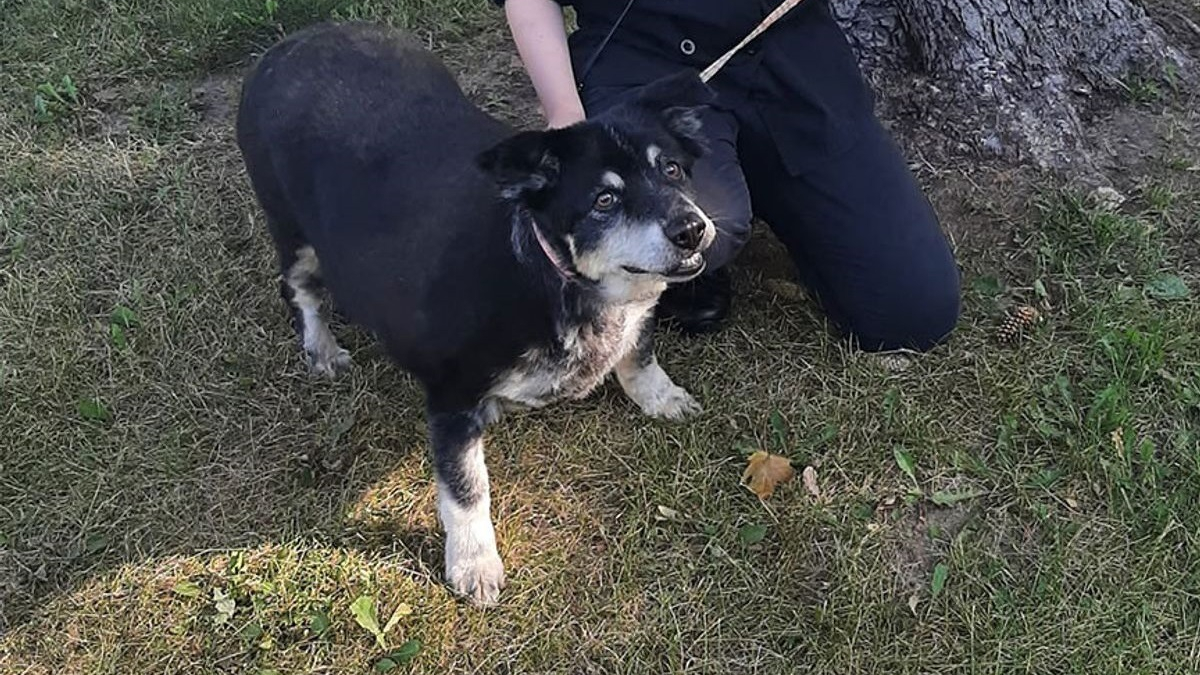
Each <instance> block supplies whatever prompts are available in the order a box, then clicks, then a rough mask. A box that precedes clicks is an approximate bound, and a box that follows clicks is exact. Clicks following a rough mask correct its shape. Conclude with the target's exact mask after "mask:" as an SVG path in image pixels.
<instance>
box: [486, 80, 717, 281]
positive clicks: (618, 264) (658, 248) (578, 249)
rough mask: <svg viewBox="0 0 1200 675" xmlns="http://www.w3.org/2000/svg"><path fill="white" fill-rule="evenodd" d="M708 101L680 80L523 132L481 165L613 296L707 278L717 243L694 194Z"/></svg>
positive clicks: (561, 258) (554, 244)
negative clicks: (708, 256) (709, 254)
mask: <svg viewBox="0 0 1200 675" xmlns="http://www.w3.org/2000/svg"><path fill="white" fill-rule="evenodd" d="M710 93H711V92H709V91H708V90H707V88H706V87H704V85H703V84H702V83H700V82H699V80H698V79H694V78H692V79H689V78H688V77H686V76H682V77H679V78H675V79H674V80H670V81H666V82H665V83H663V84H660V85H658V86H656V87H655V88H652V89H649V90H647V91H646V92H644V93H642V95H641V96H639V97H638V98H635V99H633V100H632V101H630V102H628V103H625V104H622V105H619V106H616V107H614V108H613V109H610V110H609V111H608V112H606V113H604V114H603V115H602V116H601V117H599V118H597V119H594V120H588V121H586V122H583V123H580V124H577V125H574V126H572V127H568V128H565V129H556V130H550V131H529V132H523V133H520V134H517V135H515V136H513V137H511V138H509V139H507V140H506V141H504V142H503V143H500V144H499V145H498V146H497V147H495V148H492V149H491V150H489V151H488V152H487V153H484V154H483V155H482V156H481V158H480V166H481V167H482V168H483V169H484V170H485V171H487V172H489V173H490V174H491V175H492V176H493V178H494V179H495V180H496V182H497V184H498V188H499V193H500V195H501V196H502V197H503V198H505V199H506V200H509V201H511V202H514V203H515V204H516V206H517V209H516V213H517V214H518V216H519V217H523V218H524V221H523V222H524V223H525V224H527V225H528V226H529V227H531V228H533V229H534V230H535V234H536V235H537V237H540V241H539V242H538V244H535V245H534V247H533V248H534V249H536V248H537V246H538V245H540V246H542V247H545V248H549V249H550V251H549V252H548V256H549V257H550V258H551V260H552V261H553V262H555V264H556V265H558V266H560V267H566V268H568V269H567V270H566V271H568V272H569V273H572V274H576V275H578V276H579V277H582V278H584V279H587V280H590V281H592V282H595V283H597V284H598V285H600V286H602V287H606V288H628V287H645V288H656V289H657V290H658V291H661V290H662V287H663V286H664V285H665V284H666V283H668V282H676V281H685V280H687V279H690V278H693V277H695V276H696V275H698V274H699V273H700V272H702V271H703V269H704V265H705V263H704V258H703V252H704V251H705V250H706V249H707V248H708V247H709V246H710V245H711V244H712V241H713V240H714V239H715V237H716V228H715V226H714V225H713V222H712V219H711V218H710V217H709V216H708V215H707V214H705V213H704V211H703V210H702V209H701V208H700V207H699V206H698V205H697V204H696V199H695V195H694V193H693V191H692V186H691V170H692V167H693V165H694V163H695V161H696V160H697V159H698V158H699V157H700V156H701V155H702V154H703V151H704V144H703V137H702V136H701V129H700V118H699V115H698V113H697V111H698V109H699V107H700V106H702V105H703V104H704V103H705V102H706V101H707V100H708V99H707V97H708V95H709V94H710ZM684 230H687V232H686V233H685V232H684ZM514 241H515V242H516V243H517V244H518V246H519V247H520V248H519V250H518V253H519V254H526V255H527V254H529V253H530V251H528V250H521V249H522V248H524V247H521V245H520V242H521V239H520V237H516V238H515V239H514ZM534 252H536V250H535V251H534Z"/></svg>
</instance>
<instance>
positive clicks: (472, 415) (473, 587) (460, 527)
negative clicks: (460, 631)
mask: <svg viewBox="0 0 1200 675" xmlns="http://www.w3.org/2000/svg"><path fill="white" fill-rule="evenodd" d="M492 416H493V415H492V414H491V412H490V409H489V408H488V407H487V405H486V404H484V405H481V406H478V407H476V408H474V409H471V410H467V411H462V412H453V413H439V412H433V411H432V409H431V410H430V413H429V436H430V442H431V444H432V454H433V466H434V472H435V475H436V478H437V490H438V515H439V517H440V519H441V521H442V528H443V529H444V531H445V533H446V568H445V573H446V581H447V583H449V585H450V587H451V588H452V589H453V590H454V591H455V592H456V593H458V594H459V595H462V596H465V597H467V598H468V599H469V600H471V602H473V603H474V604H475V605H478V606H487V605H492V604H495V603H496V601H497V600H498V599H499V596H500V589H502V588H504V584H505V579H504V563H503V562H502V561H501V560H500V553H499V552H498V551H497V550H496V534H495V530H494V529H493V527H492V516H491V489H490V487H489V484H488V471H487V465H486V464H485V462H484V456H483V429H484V427H485V426H486V424H487V423H488V421H489V419H490V418H491V417H492Z"/></svg>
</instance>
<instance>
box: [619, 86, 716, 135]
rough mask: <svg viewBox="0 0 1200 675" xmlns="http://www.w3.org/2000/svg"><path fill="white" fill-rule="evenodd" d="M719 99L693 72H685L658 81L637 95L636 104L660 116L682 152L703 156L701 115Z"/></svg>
mask: <svg viewBox="0 0 1200 675" xmlns="http://www.w3.org/2000/svg"><path fill="white" fill-rule="evenodd" d="M715 98H716V93H715V92H714V91H713V90H712V88H710V87H709V86H708V84H706V83H705V82H704V81H703V80H701V79H700V74H699V73H697V72H696V71H693V70H684V71H681V72H679V73H675V74H673V75H668V76H666V77H662V78H659V79H658V80H655V81H654V82H651V83H650V84H648V85H646V86H645V87H643V88H642V90H641V91H640V92H639V93H638V97H637V101H638V103H639V104H640V105H641V106H642V107H643V108H645V109H647V110H649V111H650V112H652V113H654V114H656V115H658V116H659V117H660V118H661V119H662V121H663V124H664V126H666V128H667V130H668V131H670V132H671V135H673V136H675V138H676V139H677V140H678V141H679V142H680V144H681V145H682V146H683V149H684V150H686V151H687V152H690V153H691V154H693V155H696V156H700V155H702V154H703V153H704V151H705V138H704V134H703V133H702V132H701V122H700V113H701V112H702V111H703V110H704V109H705V108H706V107H708V106H709V105H711V104H712V102H713V100H714V99H715Z"/></svg>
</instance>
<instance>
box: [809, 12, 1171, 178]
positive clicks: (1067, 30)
mask: <svg viewBox="0 0 1200 675" xmlns="http://www.w3.org/2000/svg"><path fill="white" fill-rule="evenodd" d="M831 4H832V7H833V9H834V13H835V15H836V16H837V18H838V21H839V22H840V23H841V24H842V26H843V28H845V30H846V33H847V35H848V36H849V38H850V41H851V44H852V45H853V46H854V48H855V50H856V51H857V52H858V54H859V57H860V59H861V60H862V64H863V67H864V70H866V71H867V72H868V73H869V74H871V75H872V76H873V77H872V80H873V81H874V82H875V83H876V85H877V87H879V88H880V89H881V90H882V91H881V92H880V93H881V94H882V96H881V98H882V99H885V104H886V103H889V102H890V103H891V104H892V105H893V107H898V108H907V109H908V110H909V111H910V112H916V113H917V114H918V115H920V117H922V118H924V119H923V120H922V121H923V123H924V124H926V126H937V127H939V131H941V132H942V133H944V134H947V135H949V136H950V137H951V138H952V139H953V141H954V143H955V145H957V146H958V147H959V149H960V150H961V149H963V147H964V146H966V147H968V148H974V149H977V150H980V151H982V152H984V153H988V154H999V155H1003V156H1006V157H1009V158H1013V159H1018V160H1022V161H1033V162H1034V163H1036V164H1037V165H1039V166H1041V167H1043V168H1046V169H1055V170H1064V171H1066V172H1068V173H1071V174H1087V173H1092V172H1094V170H1095V169H1094V166H1092V164H1091V154H1090V153H1089V148H1088V144H1087V134H1086V133H1085V131H1084V127H1083V123H1082V121H1081V120H1082V116H1081V111H1083V110H1086V109H1087V108H1088V107H1090V106H1091V105H1092V103H1093V102H1094V101H1096V100H1099V99H1100V98H1102V97H1103V94H1104V93H1106V92H1113V91H1119V90H1121V89H1122V88H1123V87H1126V88H1127V87H1128V86H1129V85H1128V84H1127V83H1128V82H1130V81H1133V82H1138V81H1151V80H1162V79H1164V78H1165V79H1166V80H1168V81H1172V80H1173V82H1170V84H1169V86H1174V85H1175V84H1177V83H1186V82H1190V81H1191V77H1192V73H1193V64H1192V62H1191V60H1190V58H1189V57H1188V56H1187V55H1186V54H1185V53H1184V52H1183V51H1182V50H1180V49H1177V48H1175V47H1173V46H1171V45H1170V44H1169V43H1168V40H1167V38H1166V37H1165V35H1164V33H1163V31H1162V30H1161V29H1160V28H1159V27H1158V26H1157V25H1156V24H1155V23H1154V22H1153V21H1152V20H1151V19H1150V18H1149V17H1148V16H1147V15H1146V12H1145V11H1144V10H1143V9H1142V8H1141V6H1140V5H1138V4H1135V3H1134V2H1133V1H1132V0H832V3H831ZM901 70H903V71H909V72H910V73H913V74H916V75H917V76H918V77H916V78H912V77H910V78H899V79H898V78H896V77H895V75H896V73H897V71H901ZM1131 78H1132V79H1131ZM1139 78H1145V80H1141V79H1139ZM897 82H900V83H901V85H900V86H896V84H895V83H897ZM888 83H893V84H892V85H890V86H889V84H888Z"/></svg>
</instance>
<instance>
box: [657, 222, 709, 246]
mask: <svg viewBox="0 0 1200 675" xmlns="http://www.w3.org/2000/svg"><path fill="white" fill-rule="evenodd" d="M666 234H667V239H670V240H671V243H672V244H675V245H676V246H678V247H679V248H681V249H683V250H685V251H694V250H696V249H697V248H699V247H700V242H701V241H703V240H704V221H702V220H700V217H699V216H696V215H694V214H691V213H689V214H687V215H685V216H683V217H681V218H676V219H675V220H673V221H671V223H670V224H669V225H667V228H666Z"/></svg>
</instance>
